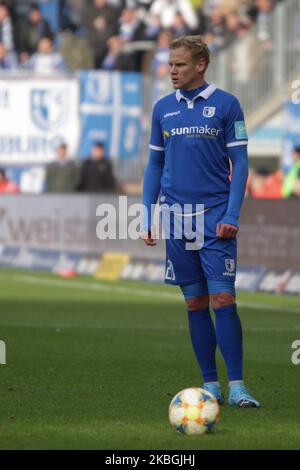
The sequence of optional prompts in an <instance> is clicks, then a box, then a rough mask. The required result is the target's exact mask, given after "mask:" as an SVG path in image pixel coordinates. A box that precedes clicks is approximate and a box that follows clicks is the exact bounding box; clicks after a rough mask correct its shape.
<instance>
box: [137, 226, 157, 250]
mask: <svg viewBox="0 0 300 470" xmlns="http://www.w3.org/2000/svg"><path fill="white" fill-rule="evenodd" d="M141 239H142V240H144V242H145V244H146V245H147V246H155V245H156V244H157V241H156V240H157V238H156V232H155V228H154V227H151V230H148V232H142V234H141Z"/></svg>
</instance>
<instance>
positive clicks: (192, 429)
mask: <svg viewBox="0 0 300 470" xmlns="http://www.w3.org/2000/svg"><path fill="white" fill-rule="evenodd" d="M219 417H220V407H219V404H218V402H217V400H216V399H215V397H214V396H213V395H212V394H211V393H210V392H208V391H207V390H204V389H203V388H199V387H192V388H185V389H184V390H181V391H180V392H178V393H176V395H175V396H174V398H173V399H172V401H171V403H170V406H169V420H170V423H171V425H172V426H173V427H174V428H175V429H176V430H177V431H178V432H181V433H183V434H187V435H190V434H204V433H205V432H210V431H211V430H212V429H213V428H214V426H215V425H216V423H217V421H218V420H219Z"/></svg>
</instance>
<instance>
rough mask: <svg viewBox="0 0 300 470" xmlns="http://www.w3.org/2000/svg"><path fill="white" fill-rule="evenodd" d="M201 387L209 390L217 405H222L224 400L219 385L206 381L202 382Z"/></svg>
mask: <svg viewBox="0 0 300 470" xmlns="http://www.w3.org/2000/svg"><path fill="white" fill-rule="evenodd" d="M203 389H204V390H207V391H208V392H210V393H211V394H212V395H213V396H214V397H215V398H216V400H217V402H218V403H219V405H223V403H224V401H225V400H224V395H223V393H222V389H221V387H220V385H217V384H215V383H210V382H208V383H205V384H203Z"/></svg>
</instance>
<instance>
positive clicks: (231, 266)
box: [225, 259, 235, 273]
mask: <svg viewBox="0 0 300 470" xmlns="http://www.w3.org/2000/svg"><path fill="white" fill-rule="evenodd" d="M225 268H226V271H227V272H228V273H233V272H234V271H235V262H234V259H225Z"/></svg>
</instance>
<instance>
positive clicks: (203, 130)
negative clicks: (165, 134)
mask: <svg viewBox="0 0 300 470" xmlns="http://www.w3.org/2000/svg"><path fill="white" fill-rule="evenodd" d="M220 132H221V131H220V129H216V128H215V127H209V126H208V125H207V124H205V126H191V127H174V128H173V129H171V131H170V134H171V136H175V135H187V136H201V137H218V135H219V134H220Z"/></svg>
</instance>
